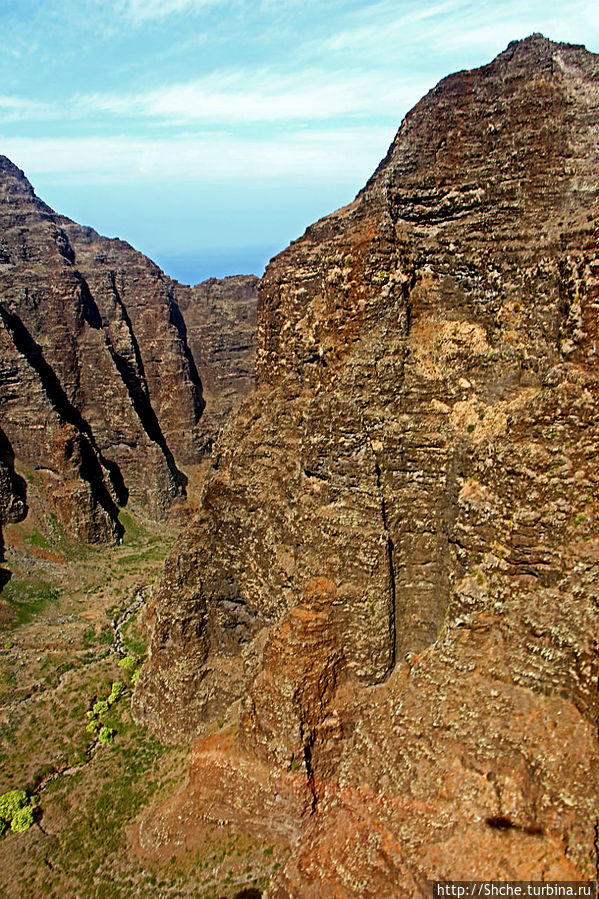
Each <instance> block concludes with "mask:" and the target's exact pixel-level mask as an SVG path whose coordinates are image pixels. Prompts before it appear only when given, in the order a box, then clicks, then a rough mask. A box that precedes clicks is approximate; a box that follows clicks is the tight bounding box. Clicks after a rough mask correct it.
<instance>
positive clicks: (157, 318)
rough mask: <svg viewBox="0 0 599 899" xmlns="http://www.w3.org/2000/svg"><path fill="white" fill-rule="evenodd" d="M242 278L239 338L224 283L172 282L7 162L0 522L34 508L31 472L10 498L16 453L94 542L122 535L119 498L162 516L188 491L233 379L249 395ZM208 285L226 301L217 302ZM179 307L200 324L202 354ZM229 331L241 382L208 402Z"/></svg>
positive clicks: (70, 528)
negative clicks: (60, 209)
mask: <svg viewBox="0 0 599 899" xmlns="http://www.w3.org/2000/svg"><path fill="white" fill-rule="evenodd" d="M233 281H234V285H235V286H234V291H233V293H234V294H235V298H237V294H238V293H239V292H240V291H241V293H243V291H245V293H244V294H243V295H244V302H245V307H244V308H245V316H246V320H244V322H243V327H242V332H243V333H242V335H241V336H240V335H238V334H237V322H236V321H235V319H234V315H233V313H232V312H231V310H230V308H229V305H228V304H229V290H228V287H227V285H226V284H225V283H222V282H216V283H215V282H210V287H202V285H198V286H197V287H195V288H189V287H186V286H184V285H180V284H178V283H177V282H175V281H171V280H170V279H169V278H167V277H166V276H165V275H164V274H163V273H162V272H161V271H160V269H159V268H158V267H157V266H156V265H154V263H152V262H151V261H150V260H149V259H147V258H146V257H145V256H143V255H142V254H141V253H138V252H137V251H135V250H134V249H133V248H132V247H130V246H129V245H128V244H126V243H124V242H123V241H120V240H109V239H107V238H103V237H100V236H99V235H98V234H96V232H95V231H93V230H92V229H91V228H84V227H82V226H80V225H77V224H75V223H74V222H72V221H69V220H68V219H66V218H64V217H63V216H60V215H57V214H56V213H54V212H53V211H52V210H51V209H50V208H49V207H48V206H46V205H45V204H44V203H43V202H42V201H41V200H39V199H38V197H37V196H36V195H35V193H34V191H33V188H32V187H31V185H30V184H29V182H28V181H27V179H26V178H25V176H24V174H23V172H21V171H20V170H19V169H18V168H16V166H14V165H13V164H12V163H11V162H10V161H9V160H8V159H6V157H0V347H1V351H0V428H1V429H2V430H1V431H0V433H1V435H2V439H1V447H4V449H2V448H1V447H0V452H1V454H2V455H1V457H0V464H1V465H2V468H1V471H2V472H4V471H5V470H6V472H7V473H6V474H4V473H3V474H2V476H1V478H0V480H1V483H2V497H3V498H2V500H1V502H0V510H2V509H4V508H6V512H1V511H0V522H2V521H3V520H4V522H6V521H8V520H14V518H15V515H17V514H18V515H19V516H20V517H22V515H23V514H24V511H25V505H24V503H25V502H26V490H25V489H24V488H25V481H24V480H23V478H21V479H20V482H19V484H20V487H19V491H20V492H19V496H20V499H18V501H17V500H16V499H14V500H13V499H11V497H12V496H13V493H14V491H13V490H12V488H11V487H10V486H9V485H10V484H14V483H16V482H15V478H14V477H13V475H12V474H11V471H12V467H13V460H14V459H15V458H16V460H17V468H18V470H19V471H22V472H23V473H24V474H25V476H26V478H27V481H28V483H29V485H31V487H30V489H31V490H37V491H39V493H40V495H41V497H42V498H43V505H44V506H45V508H46V509H47V511H48V514H50V515H52V516H54V517H55V519H56V521H57V522H58V524H59V525H60V526H61V527H62V528H63V529H64V531H65V532H66V533H67V534H69V535H70V536H72V537H75V538H77V539H81V540H85V541H89V542H107V541H108V542H110V541H113V540H115V539H116V538H118V536H119V534H120V532H121V526H120V524H119V522H118V518H117V516H118V507H120V506H123V505H125V504H126V503H127V502H128V501H133V502H134V503H135V504H137V505H138V506H139V507H140V508H141V509H142V510H143V511H144V512H145V513H146V514H148V515H150V516H151V517H154V518H156V517H158V518H160V517H162V516H164V515H165V514H166V513H167V512H168V509H169V508H170V506H171V505H172V504H173V502H174V501H175V500H177V499H178V498H180V497H183V496H184V495H185V487H186V483H187V475H186V473H185V469H186V468H187V467H188V466H194V465H197V464H198V463H199V462H201V460H202V459H203V458H205V457H206V455H207V454H208V453H209V451H210V448H211V445H212V442H213V441H214V439H215V438H216V436H217V434H218V430H219V429H220V427H221V425H222V423H223V420H224V417H226V413H227V412H228V411H229V410H230V409H231V408H232V407H233V405H234V404H235V401H236V397H235V391H236V383H237V382H236V381H235V378H236V377H238V378H240V380H239V383H240V384H241V382H242V381H243V389H242V391H241V392H242V393H243V392H244V391H245V390H246V389H247V384H248V383H250V382H251V380H252V376H253V371H252V370H251V369H250V368H249V365H250V362H249V361H248V367H247V370H246V369H244V372H243V376H238V374H237V366H238V362H237V358H238V357H239V356H240V354H241V355H243V352H246V353H248V354H249V355H248V360H250V359H251V353H252V351H253V349H254V334H253V331H252V324H251V311H250V310H251V307H252V304H253V305H254V306H255V302H256V301H255V291H254V285H255V281H256V279H255V278H253V277H248V278H243V277H240V278H238V279H233ZM210 290H212V292H215V291H216V293H217V296H216V299H215V300H214V302H213V303H212V306H211V307H210V309H209V310H208V308H207V307H206V303H205V302H204V300H203V297H204V293H205V292H206V291H210ZM236 301H237V300H236V299H235V301H233V300H231V302H232V303H233V305H234V302H236ZM202 303H204V305H201V304H202ZM182 306H185V308H186V309H187V310H188V312H189V316H190V322H191V323H192V324H191V329H192V331H194V333H195V331H197V330H199V332H200V333H199V336H198V338H197V340H195V342H194V347H195V349H196V350H197V351H198V352H199V353H200V354H201V360H200V358H199V357H198V360H197V361H196V359H195V358H194V355H193V353H192V350H191V349H190V341H189V340H188V334H187V325H186V322H185V320H184V317H183V315H182V312H181V307H182ZM200 307H201V308H200ZM225 307H226V315H224V310H225ZM238 338H239V339H238ZM211 340H214V341H216V342H217V343H218V348H217V347H216V346H215V347H214V348H211V347H209V346H208V345H207V342H209V341H211ZM227 340H228V341H229V344H231V346H232V347H233V348H235V352H234V353H233V355H235V358H236V361H235V363H234V366H233V368H234V371H233V372H232V373H231V379H232V384H228V383H227V391H226V399H225V397H224V394H223V396H222V397H221V392H220V387H219V386H218V385H217V386H216V387H215V388H214V389H211V392H210V397H209V402H208V405H207V399H206V397H205V396H204V391H203V385H202V380H201V378H200V374H199V371H198V369H199V368H200V369H201V370H202V375H203V376H205V377H206V378H208V379H209V378H211V377H214V378H216V377H217V376H216V374H212V372H211V370H210V365H211V362H212V357H213V355H214V354H215V353H220V356H219V362H218V365H219V370H218V377H220V378H221V380H224V381H226V378H227V375H228V367H227V366H228V356H227V353H228V346H229V344H227ZM239 343H243V346H244V347H246V348H247V350H244V351H243V352H241V351H238V350H237V344H239ZM244 378H245V380H243V379H244ZM205 411H206V412H207V413H208V415H206V416H204V412H205ZM6 460H7V461H8V467H7V461H6ZM21 482H22V483H21ZM17 507H18V509H19V510H20V511H17ZM7 516H8V517H7ZM10 516H12V518H11V517H10Z"/></svg>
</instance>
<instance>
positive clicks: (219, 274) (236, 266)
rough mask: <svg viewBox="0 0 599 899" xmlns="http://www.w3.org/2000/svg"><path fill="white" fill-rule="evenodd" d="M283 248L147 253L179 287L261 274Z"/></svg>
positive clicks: (259, 275)
mask: <svg viewBox="0 0 599 899" xmlns="http://www.w3.org/2000/svg"><path fill="white" fill-rule="evenodd" d="M282 249H283V247H279V248H271V247H249V248H248V247H244V248H241V249H239V248H227V249H222V250H220V249H216V250H214V249H211V250H203V251H202V250H197V251H195V250H190V251H188V252H186V253H175V254H173V253H160V252H158V253H151V252H149V253H146V255H147V256H149V258H150V259H152V261H153V262H155V263H156V265H159V266H160V268H161V269H162V271H163V272H164V273H165V274H167V275H168V276H169V277H170V278H174V279H175V280H176V281H180V282H181V284H191V285H193V284H199V283H200V281H206V280H207V279H208V278H226V277H228V276H229V275H258V277H261V276H262V275H263V274H264V269H265V267H266V265H267V264H268V262H269V260H270V259H271V258H272V257H273V256H274V255H275V254H276V253H277V252H279V250H282Z"/></svg>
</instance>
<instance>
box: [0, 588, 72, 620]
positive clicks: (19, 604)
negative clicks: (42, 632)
mask: <svg viewBox="0 0 599 899" xmlns="http://www.w3.org/2000/svg"><path fill="white" fill-rule="evenodd" d="M58 597H59V591H58V590H57V588H56V587H54V586H52V584H50V583H48V581H45V580H42V579H41V578H23V579H21V580H16V579H15V578H12V579H11V580H10V581H8V583H7V584H6V585H5V587H4V590H3V591H2V598H3V599H4V600H6V602H7V603H8V605H9V606H10V608H11V609H12V611H13V613H14V621H13V626H14V627H19V626H20V625H22V624H26V623H27V622H28V621H30V620H31V619H32V618H33V616H34V615H37V614H39V613H40V612H41V611H42V610H43V609H44V608H45V607H46V606H47V605H48V603H55V602H56V601H57V600H58Z"/></svg>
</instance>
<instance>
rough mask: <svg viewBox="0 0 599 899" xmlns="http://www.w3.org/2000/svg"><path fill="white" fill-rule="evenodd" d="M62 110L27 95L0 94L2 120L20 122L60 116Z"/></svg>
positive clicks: (0, 120) (0, 115) (0, 119)
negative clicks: (31, 98)
mask: <svg viewBox="0 0 599 899" xmlns="http://www.w3.org/2000/svg"><path fill="white" fill-rule="evenodd" d="M60 115H61V114H60V111H59V110H58V108H57V107H54V106H52V105H50V104H48V103H41V102H39V101H37V100H30V99H28V98H27V97H11V96H6V95H0V122H20V121H24V120H27V119H47V118H55V117H60Z"/></svg>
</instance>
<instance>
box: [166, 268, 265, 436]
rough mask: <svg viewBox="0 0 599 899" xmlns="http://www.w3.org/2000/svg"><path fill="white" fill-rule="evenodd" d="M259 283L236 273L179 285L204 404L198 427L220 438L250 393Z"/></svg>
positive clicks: (179, 300)
mask: <svg viewBox="0 0 599 899" xmlns="http://www.w3.org/2000/svg"><path fill="white" fill-rule="evenodd" d="M258 281H259V279H258V278H257V277H256V276H255V275H234V276H232V277H229V278H222V279H218V278H209V279H208V281H203V282H202V283H201V284H196V285H195V287H191V288H188V287H183V286H181V285H179V287H178V290H177V300H178V303H179V308H180V309H181V312H182V313H183V317H184V319H185V325H186V328H187V341H188V344H189V348H190V350H191V353H192V355H193V358H194V361H195V363H196V366H197V369H198V372H199V375H200V378H201V381H202V388H203V393H204V399H205V401H206V412H205V415H204V420H203V422H202V425H203V428H204V430H205V431H206V432H207V433H208V432H209V431H210V430H211V431H212V434H214V435H216V434H218V433H219V432H220V430H221V428H222V427H223V425H224V423H225V421H226V420H227V418H228V416H229V415H230V414H231V412H232V411H233V409H235V408H236V407H237V406H238V405H239V403H240V402H241V400H242V399H244V398H245V397H246V396H247V395H248V394H249V393H251V391H252V390H253V389H254V370H255V366H256V306H257V286H258Z"/></svg>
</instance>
